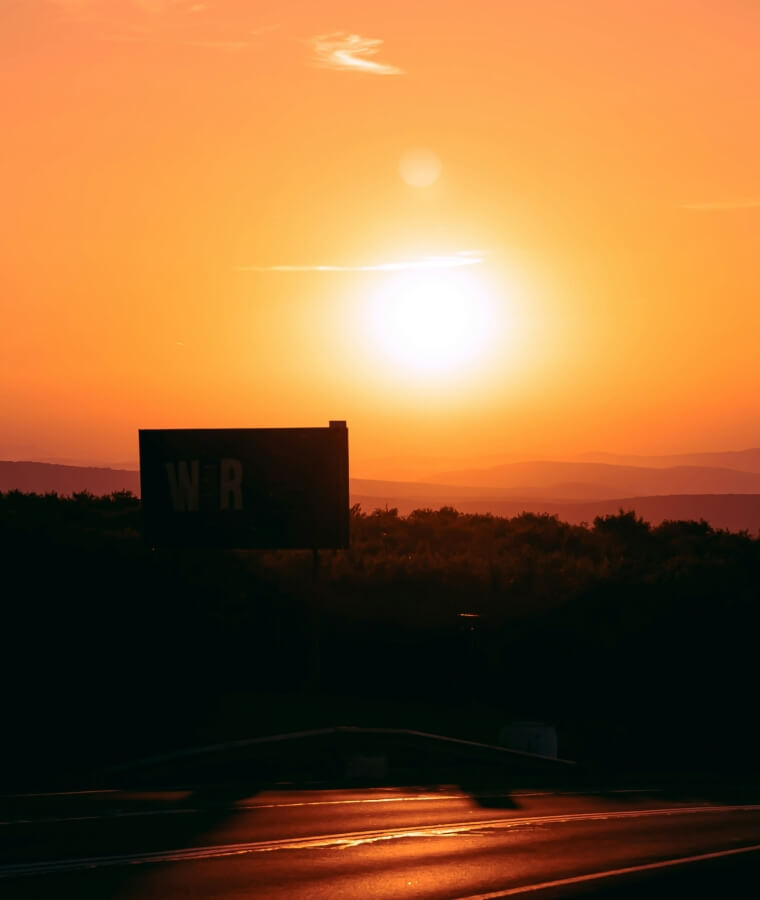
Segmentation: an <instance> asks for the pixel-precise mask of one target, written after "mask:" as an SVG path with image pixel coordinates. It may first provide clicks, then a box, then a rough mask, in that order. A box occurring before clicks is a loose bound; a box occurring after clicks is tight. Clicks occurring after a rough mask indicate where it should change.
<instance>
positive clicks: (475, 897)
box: [457, 844, 760, 900]
mask: <svg viewBox="0 0 760 900" xmlns="http://www.w3.org/2000/svg"><path fill="white" fill-rule="evenodd" d="M758 850H760V844H752V845H751V846H747V847H734V848H732V849H731V850H716V851H715V852H713V853H700V854H698V855H697V856H680V857H678V858H676V859H664V860H661V861H660V862H653V863H644V864H642V865H640V866H627V867H626V868H624V869H608V870H607V871H606V872H591V873H589V874H587V875H575V876H574V877H572V878H559V879H557V880H556V881H542V882H540V883H538V884H524V885H522V886H520V887H514V888H504V889H503V890H500V891H491V892H489V893H487V894H470V895H469V896H468V897H458V898H457V900H501V898H502V897H514V896H516V895H518V894H527V893H530V892H532V891H544V890H550V889H552V888H560V887H567V886H569V885H571V884H583V882H584V881H596V880H598V879H601V878H615V877H616V876H621V875H632V874H634V873H636V872H648V871H651V870H652V869H667V868H670V867H675V866H682V865H684V864H686V863H695V862H702V861H703V860H708V859H720V858H721V857H724V856H735V855H737V854H739V853H756V852H757V851H758Z"/></svg>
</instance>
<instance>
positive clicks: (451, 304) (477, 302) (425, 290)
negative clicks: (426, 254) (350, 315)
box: [369, 270, 495, 374]
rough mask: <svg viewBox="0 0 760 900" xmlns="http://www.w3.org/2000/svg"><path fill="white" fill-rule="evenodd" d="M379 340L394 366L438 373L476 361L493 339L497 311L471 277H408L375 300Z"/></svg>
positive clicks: (373, 318) (388, 283) (446, 273)
mask: <svg viewBox="0 0 760 900" xmlns="http://www.w3.org/2000/svg"><path fill="white" fill-rule="evenodd" d="M369 325H370V328H371V331H372V335H373V338H374V340H375V341H376V342H377V343H378V345H379V347H380V349H381V351H382V352H383V354H384V355H385V356H386V357H387V358H389V359H390V360H391V361H393V362H395V363H397V364H399V365H401V366H403V368H404V369H407V370H414V371H416V372H418V373H420V374H437V373H443V372H447V371H451V370H454V369H461V368H462V367H463V366H465V365H468V364H472V363H474V362H476V361H477V359H478V357H479V356H480V355H481V354H482V353H483V351H484V350H485V349H486V345H487V344H488V342H489V340H490V338H491V337H492V336H493V332H494V326H495V315H494V311H493V306H492V304H491V302H490V301H489V298H488V296H487V295H486V292H485V291H484V290H483V288H482V286H481V285H480V283H479V280H478V279H477V277H476V276H475V275H474V274H473V273H472V272H469V271H467V272H463V271H451V270H441V271H435V272H430V271H427V272H425V271H422V272H405V273H403V274H399V275H395V276H393V277H390V278H388V279H387V280H384V282H383V284H382V286H381V287H380V289H379V290H378V291H377V292H376V294H375V295H374V297H373V298H372V303H371V306H370V322H369Z"/></svg>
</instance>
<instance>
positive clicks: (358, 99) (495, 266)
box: [0, 0, 760, 477]
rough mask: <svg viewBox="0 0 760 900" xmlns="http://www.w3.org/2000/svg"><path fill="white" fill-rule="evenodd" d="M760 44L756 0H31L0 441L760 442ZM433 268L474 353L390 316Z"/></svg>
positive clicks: (6, 85)
mask: <svg viewBox="0 0 760 900" xmlns="http://www.w3.org/2000/svg"><path fill="white" fill-rule="evenodd" d="M352 35H354V36H355V37H351V36H352ZM758 58H760V7H758V6H757V4H755V3H751V2H749V0H721V2H706V0H656V2H654V0H615V2H611V0H596V2H592V0H574V2H568V0H554V2H548V0H531V2H529V3H524V2H521V3H512V2H509V0H498V2H496V0H494V2H478V0H474V2H470V3H463V2H456V3H453V2H448V3H447V2H441V0H436V2H427V0H418V2H416V3H414V4H410V3H409V2H408V0H404V2H401V0H382V2H369V0H367V2H362V3H356V2H354V3H348V2H333V0H322V2H319V3H317V2H305V0H302V2H288V0H277V2H270V0H256V2H250V0H206V2H203V0H195V2H193V0H2V2H0V110H1V111H2V112H1V115H2V119H1V121H2V141H0V157H1V158H2V166H0V180H1V181H0V197H1V198H2V216H1V217H0V229H1V230H2V234H1V235H0V238H1V240H0V246H1V247H2V255H1V257H0V287H1V288H2V291H1V293H0V303H1V304H2V324H3V327H2V330H0V384H2V391H0V458H10V459H13V458H25V459H43V458H57V459H69V460H80V461H101V462H121V461H128V460H136V457H137V446H136V445H137V428H138V427H162V426H163V427H174V426H196V427H204V426H208V427H212V426H220V427H221V426H232V425H234V426H248V425H250V426H264V425H325V424H327V420H328V419H330V418H345V419H347V420H348V423H349V428H350V429H351V449H352V465H353V470H354V472H355V474H362V468H363V467H365V469H368V468H369V463H370V461H372V460H375V459H378V458H382V457H386V456H403V455H422V456H440V457H462V458H471V457H477V456H479V455H486V454H497V453H505V454H506V453H510V454H512V453H514V454H525V455H530V454H534V453H535V454H541V455H549V456H562V455H568V454H572V453H576V452H582V451H586V450H596V449H600V450H610V451H627V452H645V453H646V452H650V453H663V452H670V451H678V450H700V449H728V448H739V447H745V446H752V445H758V444H760V408H759V406H758V397H760V365H759V364H758V359H757V358H758V355H759V354H758V348H759V347H760V302H758V301H759V300H760V297H759V296H758V283H759V281H760V279H759V278H758V263H757V260H758V259H760V171H759V170H758V160H760V117H759V116H758V114H757V113H758V110H757V103H758V97H759V96H760V66H758V63H757V60H758ZM414 147H422V148H427V149H428V150H429V151H430V152H431V153H432V154H434V156H435V157H437V158H438V160H439V161H440V167H441V170H440V175H439V177H438V178H437V180H435V181H434V183H432V184H430V185H428V186H425V187H415V186H412V185H409V184H407V183H406V182H405V181H404V180H403V179H402V177H401V176H400V172H399V160H400V159H401V158H402V157H403V156H404V154H405V153H406V152H407V151H408V150H409V149H410V148H414ZM465 253H468V254H469V256H462V254H465ZM457 254H459V256H457ZM430 258H434V259H433V264H432V265H433V268H431V269H430V276H429V277H430V278H432V279H433V281H431V282H427V281H426V279H427V278H428V275H427V274H426V270H424V269H423V270H421V271H422V274H420V273H419V271H417V270H415V269H412V270H409V271H406V270H404V271H402V272H401V273H399V272H398V271H388V269H387V268H385V269H383V268H380V270H378V268H377V267H383V266H386V267H387V265H388V264H389V263H391V264H403V265H408V264H409V263H414V264H417V265H418V264H419V263H420V261H424V260H426V259H427V260H428V261H429V260H430ZM463 259H466V260H467V261H468V263H470V262H471V263H472V264H468V265H466V266H464V265H461V266H460V265H459V263H460V262H461V260H463ZM454 263H456V265H454ZM450 264H451V265H452V268H446V266H449V265H450ZM278 266H279V267H282V266H291V267H298V268H299V271H279V270H276V267H278ZM318 266H330V267H334V268H336V269H339V271H317V270H315V267H318ZM410 271H411V272H412V273H414V274H413V275H411V276H410V275H409V272H410ZM409 277H412V278H414V279H417V281H416V282H415V283H419V284H422V289H423V291H424V290H427V292H428V294H429V293H430V292H431V291H433V293H434V290H435V286H436V284H440V283H441V279H444V280H445V281H446V283H450V284H451V285H453V286H454V287H455V288H456V290H457V291H460V290H461V291H462V293H463V297H462V300H461V303H462V304H464V306H466V305H467V304H468V303H469V302H470V301H469V299H468V298H469V294H468V293H467V292H468V291H469V290H470V287H471V286H472V289H473V290H475V289H477V291H479V292H480V294H479V296H481V297H485V301H486V303H487V307H488V315H489V316H490V318H489V321H488V327H487V336H486V337H485V338H483V339H482V344H481V345H480V346H479V347H478V348H476V350H477V352H475V350H473V352H472V353H470V354H469V355H467V354H465V356H466V358H464V359H462V358H460V356H461V354H459V353H458V351H457V352H452V356H451V359H450V360H449V359H447V358H445V357H446V354H445V353H444V354H443V355H444V359H443V360H438V363H440V364H439V365H437V366H436V368H435V371H434V372H429V371H424V372H421V371H420V370H419V369H418V368H417V367H416V366H415V365H413V364H410V363H409V360H408V358H407V359H406V360H405V359H404V357H403V354H402V355H401V356H399V355H398V354H397V353H396V351H397V350H399V347H395V346H394V336H393V328H394V327H395V326H394V325H393V323H392V322H391V323H390V324H388V323H386V325H387V327H385V326H383V329H384V330H383V337H382V340H381V339H379V338H378V335H377V334H376V333H374V331H373V329H375V326H376V322H375V320H374V319H372V316H373V315H375V314H376V313H377V309H378V308H379V309H380V315H382V310H383V309H385V306H384V304H386V303H392V302H393V297H394V296H395V295H394V291H395V290H397V287H398V285H399V284H400V283H401V281H403V279H404V278H407V279H408V278H409ZM399 279H400V280H399ZM435 279H438V281H436V280H435ZM448 279H450V281H448ZM426 285H427V287H426ZM452 289H453V288H452ZM464 295H467V296H464ZM457 296H459V295H458V294H457ZM433 300H434V301H435V297H433ZM457 302H459V301H458V300H456V299H455V300H454V303H455V304H456V303H457ZM464 306H463V310H464ZM372 310H374V312H372ZM373 323H374V324H373ZM434 324H435V323H434ZM431 327H433V326H432V325H431ZM407 357H408V354H407ZM373 473H374V469H373ZM394 474H397V473H396V472H395V471H394V469H393V466H389V468H388V471H387V475H388V477H393V476H394Z"/></svg>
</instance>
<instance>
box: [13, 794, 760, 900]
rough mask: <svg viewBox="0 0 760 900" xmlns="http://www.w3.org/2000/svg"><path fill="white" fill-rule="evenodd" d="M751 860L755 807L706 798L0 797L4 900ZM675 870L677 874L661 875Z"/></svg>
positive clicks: (520, 888)
mask: <svg viewBox="0 0 760 900" xmlns="http://www.w3.org/2000/svg"><path fill="white" fill-rule="evenodd" d="M747 848H753V849H751V850H748V849H747ZM757 850H760V794H758V793H757V792H755V793H754V795H752V796H747V794H746V792H743V793H737V792H735V791H729V790H712V791H710V790H705V789H704V788H702V789H700V790H694V791H684V790H679V791H678V792H672V791H671V792H668V791H666V790H661V789H655V788H645V789H636V790H608V791H605V790H595V791H583V792H581V791H558V790H537V789H520V790H514V791H511V792H508V791H502V792H498V791H495V792H484V793H479V794H478V793H476V794H468V793H465V792H463V791H461V790H459V789H457V788H446V787H436V788H430V789H401V788H386V789H377V788H375V789H367V790H355V791H349V790H300V789H299V790H287V789H277V790H266V791H259V792H255V793H254V792H252V791H250V790H246V789H245V788H244V787H242V788H240V787H238V788H237V789H232V788H203V789H195V790H192V789H188V790H176V789H175V790H163V791H162V790H155V789H153V790H149V791H134V790H132V791H127V790H113V791H97V792H82V793H63V794H44V795H13V796H5V797H2V798H0V851H1V853H0V857H1V858H0V893H1V894H2V896H3V897H4V898H7V897H47V896H61V895H63V896H69V895H70V896H77V897H124V898H127V897H141V898H143V897H144V898H166V897H175V896H177V897H179V896H181V897H196V898H201V897H204V898H205V897H215V898H225V900H231V898H243V897H267V898H268V897H271V898H285V897H308V898H315V900H327V898H336V900H349V898H364V897H372V898H377V900H386V898H387V900H391V898H397V897H404V898H426V900H455V898H457V900H459V898H468V900H469V898H478V900H491V898H495V897H498V896H519V895H520V894H524V895H525V896H537V895H538V894H540V893H541V891H539V892H538V893H537V892H536V891H535V890H528V888H535V886H537V885H539V886H546V888H545V889H546V890H553V891H555V892H556V891H560V892H562V891H565V890H566V889H573V890H576V891H577V890H578V889H581V888H582V889H584V890H585V889H586V888H590V887H596V888H598V886H599V885H600V884H604V885H608V884H612V883H613V882H618V881H619V880H620V879H621V878H622V879H626V878H629V879H630V877H631V876H634V875H635V876H639V875H641V874H651V873H662V872H670V871H675V870H676V869H678V870H679V871H685V870H686V869H691V868H693V867H700V866H706V865H712V864H713V862H714V861H715V860H718V861H721V860H727V861H728V862H730V863H732V864H733V862H734V861H739V860H741V862H742V864H743V865H745V864H746V865H749V866H750V869H749V870H746V871H744V872H743V875H745V876H746V875H747V872H748V871H749V872H751V873H752V877H753V878H754V875H755V874H756V873H757V872H758V871H760V853H758V852H756V851H757ZM726 851H733V852H731V853H726ZM716 854H717V856H716ZM702 857H707V858H706V859H702ZM672 860H681V861H682V862H680V863H679V864H678V866H676V867H675V869H674V868H673V867H671V866H664V865H663V864H664V863H667V862H668V861H672ZM746 865H745V868H746ZM620 870H626V871H623V872H621V871H620ZM628 870H633V871H630V872H629V871H628ZM609 873H615V874H609ZM505 891H506V892H508V893H506V894H505ZM753 893H754V892H753ZM649 895H651V891H649V893H648V896H649Z"/></svg>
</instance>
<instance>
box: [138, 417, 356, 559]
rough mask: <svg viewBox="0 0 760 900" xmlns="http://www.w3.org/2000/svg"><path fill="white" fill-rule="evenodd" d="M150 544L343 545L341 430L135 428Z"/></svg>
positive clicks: (344, 455) (333, 426)
mask: <svg viewBox="0 0 760 900" xmlns="http://www.w3.org/2000/svg"><path fill="white" fill-rule="evenodd" d="M140 490H141V494H142V508H143V527H144V534H145V540H146V542H147V543H148V545H149V546H151V547H229V548H261V549H267V548H269V549H275V548H282V549H314V550H319V549H328V548H331V549H335V548H341V547H348V519H349V500H348V429H347V427H346V423H345V422H330V426H329V428H221V429H170V430H152V429H151V430H141V431H140Z"/></svg>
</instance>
